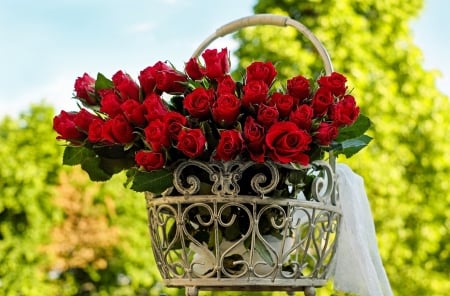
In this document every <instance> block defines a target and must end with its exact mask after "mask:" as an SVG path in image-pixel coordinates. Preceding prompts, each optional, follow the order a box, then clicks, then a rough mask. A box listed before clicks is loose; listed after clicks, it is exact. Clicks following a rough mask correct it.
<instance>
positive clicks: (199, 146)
mask: <svg viewBox="0 0 450 296" xmlns="http://www.w3.org/2000/svg"><path fill="white" fill-rule="evenodd" d="M205 144H206V138H205V135H204V134H203V132H202V131H201V130H200V129H188V128H184V129H182V130H181V131H180V134H179V136H178V145H177V149H178V150H180V151H181V152H182V153H183V154H184V155H186V156H187V157H189V158H195V157H198V156H200V155H201V154H202V153H203V151H204V150H205Z"/></svg>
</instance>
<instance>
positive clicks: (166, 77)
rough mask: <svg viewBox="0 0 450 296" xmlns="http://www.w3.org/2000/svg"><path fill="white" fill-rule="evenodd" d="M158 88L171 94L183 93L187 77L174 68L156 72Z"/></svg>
mask: <svg viewBox="0 0 450 296" xmlns="http://www.w3.org/2000/svg"><path fill="white" fill-rule="evenodd" d="M154 75H155V79H156V88H157V89H158V90H160V91H164V92H166V93H169V94H176V93H183V92H184V91H185V90H186V86H185V85H184V84H183V83H184V82H186V76H185V75H184V74H183V73H180V72H178V71H176V70H175V69H173V68H170V67H167V68H165V69H163V70H159V71H156V72H155V74H154Z"/></svg>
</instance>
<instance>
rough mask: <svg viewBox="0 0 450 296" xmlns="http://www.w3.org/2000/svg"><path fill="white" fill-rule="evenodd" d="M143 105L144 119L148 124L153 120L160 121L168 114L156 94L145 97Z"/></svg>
mask: <svg viewBox="0 0 450 296" xmlns="http://www.w3.org/2000/svg"><path fill="white" fill-rule="evenodd" d="M143 105H144V107H145V111H146V112H145V118H146V119H147V121H149V122H150V121H153V120H155V119H161V118H163V117H164V115H166V114H167V112H169V111H168V110H167V107H166V105H164V102H163V100H162V98H161V96H159V95H158V94H156V93H151V94H149V95H148V96H146V97H145V99H144V102H143Z"/></svg>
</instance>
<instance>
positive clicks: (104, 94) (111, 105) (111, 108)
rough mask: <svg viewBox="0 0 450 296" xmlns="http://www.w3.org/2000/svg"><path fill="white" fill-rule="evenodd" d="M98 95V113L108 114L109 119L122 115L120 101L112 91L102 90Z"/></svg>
mask: <svg viewBox="0 0 450 296" xmlns="http://www.w3.org/2000/svg"><path fill="white" fill-rule="evenodd" d="M99 94H100V98H101V101H100V112H103V113H106V114H108V116H109V117H110V118H113V117H115V116H117V115H118V114H121V113H122V109H121V108H120V104H121V100H120V98H119V97H118V96H117V94H116V93H115V92H114V90H113V89H102V90H100V91H99Z"/></svg>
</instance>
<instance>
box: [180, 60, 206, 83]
mask: <svg viewBox="0 0 450 296" xmlns="http://www.w3.org/2000/svg"><path fill="white" fill-rule="evenodd" d="M184 70H185V71H186V74H187V75H188V76H189V77H190V78H191V79H193V80H201V79H202V78H203V74H202V71H201V69H200V65H199V64H198V59H197V58H190V59H189V61H188V62H187V63H186V64H185V66H184Z"/></svg>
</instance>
